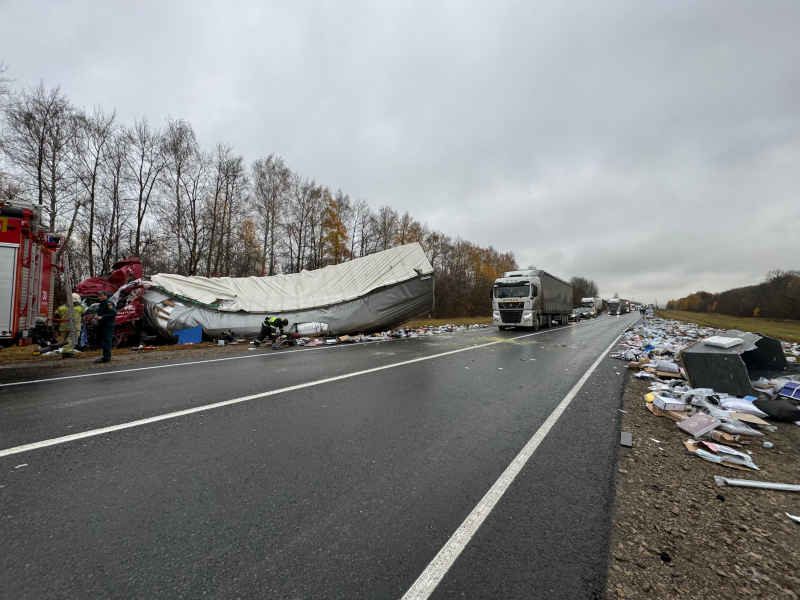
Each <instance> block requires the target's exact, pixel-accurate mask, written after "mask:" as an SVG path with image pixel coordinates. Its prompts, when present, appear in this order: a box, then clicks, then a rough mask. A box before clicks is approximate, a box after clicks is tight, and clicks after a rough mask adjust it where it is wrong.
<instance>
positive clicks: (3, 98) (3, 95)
mask: <svg viewBox="0 0 800 600" xmlns="http://www.w3.org/2000/svg"><path fill="white" fill-rule="evenodd" d="M7 70H8V65H7V64H5V63H2V62H0V110H5V108H6V105H7V103H8V102H9V99H10V98H11V84H12V83H13V82H14V80H13V79H9V78H8V77H6V76H5V72H6V71H7Z"/></svg>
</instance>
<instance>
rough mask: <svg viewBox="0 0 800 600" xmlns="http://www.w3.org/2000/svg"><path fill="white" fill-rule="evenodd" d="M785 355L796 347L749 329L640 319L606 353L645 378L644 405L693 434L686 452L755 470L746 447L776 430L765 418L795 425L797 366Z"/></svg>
mask: <svg viewBox="0 0 800 600" xmlns="http://www.w3.org/2000/svg"><path fill="white" fill-rule="evenodd" d="M784 353H786V354H787V355H788V354H790V353H797V354H798V355H800V348H798V346H797V345H796V344H795V345H787V344H786V343H783V342H779V341H778V340H774V339H772V338H768V337H766V336H761V335H758V334H753V333H746V332H740V331H729V332H726V331H723V330H719V329H713V328H709V327H702V326H699V325H695V324H691V323H682V322H679V321H672V320H667V319H660V318H646V319H645V320H644V322H640V323H639V324H638V325H634V326H632V327H629V328H628V330H627V331H626V332H625V333H624V334H623V338H622V341H621V347H620V348H619V349H618V350H617V351H615V353H614V354H612V355H611V358H614V359H618V360H625V361H626V362H627V363H628V369H629V370H631V371H635V373H634V375H635V376H636V377H639V378H644V379H648V380H649V385H648V388H649V389H648V393H647V394H645V395H644V405H645V407H646V408H647V409H648V410H649V411H650V412H651V413H652V414H653V415H654V416H657V417H664V418H666V419H669V420H671V421H673V422H674V423H675V426H676V427H677V428H678V429H680V430H682V431H683V432H685V433H687V434H689V435H690V436H691V439H690V440H687V441H685V442H684V446H685V448H686V450H687V451H689V452H691V453H692V455H694V456H697V457H699V458H702V459H703V460H706V461H708V462H713V463H716V464H719V465H722V466H725V467H729V468H734V469H744V470H759V468H758V466H756V464H755V462H754V458H753V457H752V456H751V454H752V452H751V451H749V450H747V451H745V450H746V448H747V447H748V445H750V444H753V443H754V442H756V441H758V442H761V440H763V439H764V435H765V434H766V433H773V432H775V431H776V430H777V427H776V426H775V425H774V424H773V423H771V422H770V421H773V422H774V421H776V420H783V421H795V422H799V423H798V424H800V408H799V407H798V406H797V405H798V403H800V369H798V368H797V367H795V366H792V365H790V364H789V363H788V362H787V361H786V360H785V357H784ZM659 437H661V436H659ZM662 439H663V438H662ZM667 443H668V442H667ZM734 446H736V447H738V448H740V449H741V450H736V449H735V448H734ZM771 446H772V444H771V442H764V444H763V445H762V444H760V443H759V446H758V447H759V448H763V449H765V450H767V449H768V448H770V447H771ZM750 447H755V446H750ZM730 481H740V480H730ZM754 484H759V485H760V482H754ZM720 485H722V484H720ZM729 485H738V484H736V483H731V484H729ZM776 485H782V484H776ZM752 487H756V485H753V486H752ZM775 489H778V488H775ZM780 489H783V488H780Z"/></svg>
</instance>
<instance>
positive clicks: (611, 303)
mask: <svg viewBox="0 0 800 600" xmlns="http://www.w3.org/2000/svg"><path fill="white" fill-rule="evenodd" d="M621 310H622V300H620V299H619V298H609V299H608V314H609V315H612V316H614V315H619V314H621V312H620V311H621Z"/></svg>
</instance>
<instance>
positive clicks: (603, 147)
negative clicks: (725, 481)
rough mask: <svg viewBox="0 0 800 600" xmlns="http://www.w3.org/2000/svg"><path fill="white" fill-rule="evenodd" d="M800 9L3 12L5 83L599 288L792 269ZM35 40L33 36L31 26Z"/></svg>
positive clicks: (666, 291) (684, 288) (83, 7)
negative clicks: (225, 148)
mask: <svg viewBox="0 0 800 600" xmlns="http://www.w3.org/2000/svg"><path fill="white" fill-rule="evenodd" d="M799 17H800V5H798V4H797V3H795V2H788V1H786V2H770V3H757V4H754V3H751V2H744V1H724V2H723V1H712V2H703V3H696V2H688V1H670V2H667V1H664V2H646V3H634V2H617V1H609V2H602V3H586V2H577V1H576V2H569V1H566V2H513V3H512V2H508V3H473V2H449V3H423V2H403V3H392V4H387V3H374V2H350V3H327V4H319V3H290V4H286V3H271V2H251V3H247V2H241V3H210V2H209V3H203V2H185V3H179V2H175V3H164V2H161V3H154V2H146V1H145V2H138V3H136V8H131V7H130V6H124V5H118V4H115V3H107V2H80V1H75V2H63V3H53V4H51V5H49V6H47V7H46V8H40V9H37V10H35V11H34V9H33V7H32V5H31V4H30V3H28V2H22V1H15V0H12V1H8V2H4V3H3V4H2V5H0V22H2V23H4V25H5V26H4V28H3V29H4V35H3V38H4V43H3V44H2V47H0V60H2V61H3V62H4V63H6V64H7V65H9V69H8V71H6V76H8V77H11V78H13V79H14V80H15V81H14V83H13V87H14V88H15V89H20V88H24V87H26V86H29V85H36V84H38V83H39V81H40V80H43V81H44V82H45V84H46V85H47V86H55V85H60V86H61V89H62V91H63V92H64V94H65V95H66V96H68V97H69V99H70V100H71V101H72V103H73V104H75V105H76V106H78V107H85V108H86V109H87V111H89V112H91V111H92V110H93V107H95V106H99V107H102V108H103V109H104V110H105V111H114V110H116V111H117V119H118V121H119V122H122V123H125V124H132V123H133V122H134V118H139V119H141V118H147V119H148V120H149V122H150V123H151V124H152V125H153V126H155V127H157V128H163V127H165V126H166V124H167V122H168V120H169V119H172V120H173V121H174V120H179V119H185V120H186V121H188V122H190V123H191V124H192V125H193V127H194V131H195V133H196V136H197V140H198V142H199V143H200V145H201V146H203V147H205V148H213V147H214V146H215V144H216V143H217V142H225V143H227V144H230V145H231V146H232V147H233V150H234V152H235V153H236V154H237V155H241V156H243V157H244V160H245V163H246V164H248V165H249V164H251V163H252V161H255V160H256V159H259V158H262V157H268V156H269V155H271V154H273V153H274V154H276V155H278V156H281V157H283V158H284V159H285V161H286V163H287V164H288V165H290V166H291V167H292V169H294V170H296V171H297V172H299V173H302V174H303V175H304V176H308V177H311V178H314V179H315V180H316V181H318V182H323V183H324V184H325V185H326V186H329V187H330V188H331V189H332V190H337V189H340V188H341V189H342V190H345V191H346V193H348V194H349V195H350V197H351V198H353V199H356V198H363V199H365V200H366V201H368V202H369V204H370V205H371V206H372V207H374V208H376V209H377V207H380V206H383V205H387V206H391V207H393V208H394V209H395V210H397V211H398V212H399V213H400V214H403V213H405V212H406V211H409V212H410V213H411V214H412V215H413V216H414V217H415V219H417V220H418V221H420V222H422V223H426V224H427V225H428V227H429V228H431V229H433V230H436V229H438V230H441V231H443V232H444V233H446V234H447V235H449V236H453V237H456V236H461V237H463V238H465V239H468V240H470V241H471V242H474V243H476V244H479V245H481V246H484V247H486V246H494V247H495V248H497V249H498V250H500V251H502V252H513V253H514V254H515V256H516V258H517V260H518V262H519V263H520V264H521V265H527V264H535V265H536V266H537V267H540V268H544V269H546V270H548V271H550V272H552V273H554V274H556V275H558V276H561V277H563V278H569V277H571V276H573V275H581V276H585V277H588V278H591V279H592V280H594V281H595V282H597V284H598V285H599V287H600V292H601V294H602V295H604V296H606V297H609V296H611V295H612V294H613V293H614V292H617V293H619V294H620V296H622V297H625V298H637V299H640V300H643V301H652V300H653V299H654V298H655V299H658V300H659V301H661V302H662V303H663V302H665V301H666V300H667V299H669V298H675V297H681V296H685V295H686V294H688V293H690V292H694V291H696V290H698V289H705V290H709V291H720V290H724V289H728V288H731V287H736V286H741V285H747V284H751V283H755V282H757V281H760V280H761V279H762V278H763V276H764V275H765V274H766V273H767V272H768V271H771V270H773V269H781V268H782V269H792V268H796V267H797V260H798V257H800V240H799V239H798V237H797V235H796V231H795V230H796V224H797V223H798V222H800V202H798V201H797V192H796V190H797V189H800V185H799V184H800V169H797V167H796V165H797V164H798V158H800V75H798V73H799V72H798V69H797V64H798V59H800V44H798V43H797V31H796V24H797V23H798V22H799V21H800V19H799ZM34 39H35V43H33V42H32V40H34Z"/></svg>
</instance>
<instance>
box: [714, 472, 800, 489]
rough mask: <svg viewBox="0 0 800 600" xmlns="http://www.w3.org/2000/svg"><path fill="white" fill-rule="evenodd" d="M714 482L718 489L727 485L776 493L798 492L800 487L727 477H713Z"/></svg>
mask: <svg viewBox="0 0 800 600" xmlns="http://www.w3.org/2000/svg"><path fill="white" fill-rule="evenodd" d="M714 481H716V482H717V485H718V486H720V487H723V486H726V485H729V486H732V487H746V488H757V489H761V490H775V491H777V492H800V485H793V484H791V483H772V482H770V481H754V480H752V479H728V478H727V477H720V476H719V475H715V476H714Z"/></svg>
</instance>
